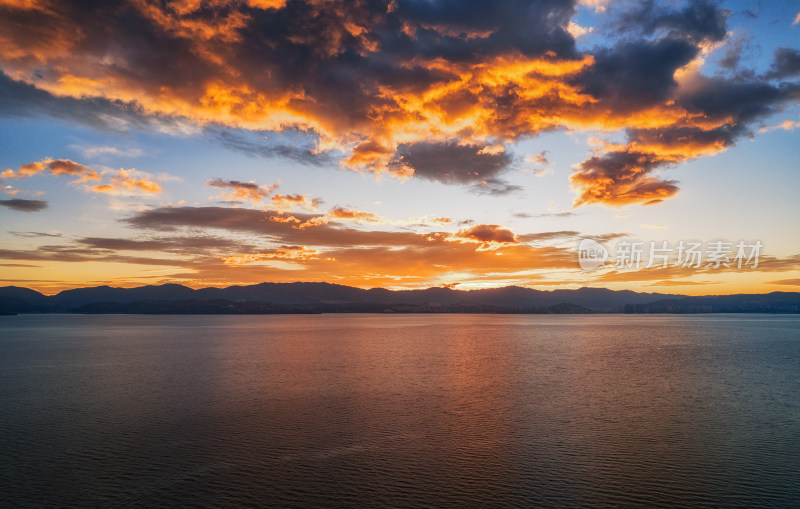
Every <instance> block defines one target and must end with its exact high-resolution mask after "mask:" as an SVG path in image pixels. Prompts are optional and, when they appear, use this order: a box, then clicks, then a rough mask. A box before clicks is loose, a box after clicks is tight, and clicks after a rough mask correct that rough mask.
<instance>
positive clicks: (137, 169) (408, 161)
mask: <svg viewBox="0 0 800 509" xmlns="http://www.w3.org/2000/svg"><path fill="white" fill-rule="evenodd" d="M0 72H1V73H2V75H0V187H1V189H2V193H0V286H2V285H14V286H23V287H27V288H32V289H35V290H38V291H41V292H43V293H47V294H53V293H56V292H58V291H61V290H64V289H68V288H76V287H84V286H96V285H111V286H119V287H132V286H142V285H148V284H165V283H178V284H183V285H186V286H190V287H193V288H199V287H206V286H218V287H222V286H230V285H243V284H254V283H260V282H267V281H271V282H292V281H325V282H329V283H337V284H344V285H350V286H357V287H362V288H373V287H383V288H390V289H400V288H427V287H433V286H449V287H453V288H460V289H473V288H486V287H500V286H507V285H519V286H525V287H530V288H538V289H542V290H552V289H558V288H580V287H586V286H588V287H605V288H611V289H615V290H621V289H629V290H634V291H640V292H659V293H679V294H690V295H710V294H733V293H767V292H773V291H798V290H800V234H799V233H800V229H798V227H797V220H798V218H800V199H798V198H799V197H798V190H800V172H799V171H798V161H800V143H798V142H800V137H798V133H800V130H798V127H800V7H798V4H797V3H796V2H790V1H784V2H780V1H775V2H713V1H710V0H696V1H689V2H683V1H665V2H650V1H613V2H612V1H605V0H581V1H578V2H574V1H557V0H543V1H538V2H526V1H511V0H509V1H504V2H483V1H460V2H456V1H447V0H441V1H437V0H413V1H404V0H392V1H390V2H381V1H374V2H371V1H339V0H307V1H293V0H204V1H201V0H173V1H170V0H162V1H151V0H127V1H121V2H105V1H97V2H91V1H72V0H53V1H49V0H0ZM587 239H588V240H590V241H592V242H594V243H596V244H592V245H594V246H600V249H601V250H605V256H604V259H603V263H599V264H591V265H592V266H591V267H589V266H587V264H584V263H581V258H580V253H579V251H580V250H579V246H582V245H586V244H581V242H582V241H586V240H587ZM598 252H600V251H598ZM583 254H584V255H585V254H586V252H584V253H583ZM690 254H691V256H689V255H690Z"/></svg>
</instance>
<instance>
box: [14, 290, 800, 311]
mask: <svg viewBox="0 0 800 509" xmlns="http://www.w3.org/2000/svg"><path fill="white" fill-rule="evenodd" d="M53 312H55V313H144V314H186V313H196V314H210V313H220V314H265V313H324V312H405V313H433V312H449V313H459V312H460V313H612V312H624V313H718V312H722V313H726V312H755V313H798V312H800V293H797V292H773V293H768V294H740V295H718V296H700V297H697V296H686V295H670V294H661V293H638V292H633V291H630V290H621V291H615V290H609V289H606V288H580V289H577V290H552V291H543V290H536V289H533V288H523V287H519V286H506V287H503V288H491V289H480V290H458V289H452V288H446V287H436V288H427V289H424V290H386V289H382V288H373V289H369V290H364V289H361V288H354V287H350V286H343V285H337V284H330V283H300V282H298V283H260V284H255V285H248V286H229V287H227V288H213V287H212V288H200V289H197V290H195V289H192V288H188V287H186V286H182V285H177V284H165V285H159V286H141V287H137V288H115V287H110V286H96V287H89V288H76V289H72V290H65V291H62V292H60V293H58V294H56V295H51V296H47V295H43V294H41V293H39V292H37V291H34V290H30V289H28V288H21V287H17V286H6V287H0V314H16V313H53Z"/></svg>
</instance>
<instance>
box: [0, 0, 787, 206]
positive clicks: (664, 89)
mask: <svg viewBox="0 0 800 509" xmlns="http://www.w3.org/2000/svg"><path fill="white" fill-rule="evenodd" d="M584 4H585V5H590V6H592V7H594V8H596V9H598V10H600V9H602V8H604V6H605V5H606V2H604V1H597V0H587V1H586V2H584ZM440 8H441V6H439V4H437V3H435V2H432V3H419V4H415V5H413V6H411V5H402V4H401V5H398V4H396V3H393V2H390V3H388V4H381V3H364V2H346V1H343V0H328V1H325V2H318V1H310V0H309V1H306V2H303V1H298V2H292V3H286V2H285V1H283V0H250V1H244V0H229V1H226V0H214V1H211V2H200V1H197V0H181V1H176V2H156V1H152V0H129V1H127V2H123V3H121V4H118V3H114V5H112V4H98V5H97V6H96V7H95V12H93V13H92V14H93V15H91V16H87V15H86V11H85V9H84V8H81V7H80V4H79V3H78V2H76V1H75V0H61V1H59V2H58V3H52V2H46V1H36V2H34V1H23V0H16V1H14V2H5V3H4V4H2V6H0V66H1V67H2V69H3V72H4V73H5V74H6V75H7V76H8V77H9V78H11V79H13V80H16V81H17V82H19V83H20V84H27V85H30V86H33V87H36V88H37V89H40V90H42V91H46V92H48V93H49V94H51V96H53V97H54V98H71V99H73V100H80V101H86V102H87V103H88V100H89V99H92V100H94V99H102V100H106V101H108V102H109V104H111V105H117V106H120V107H124V109H127V110H134V111H136V112H139V113H140V114H141V115H142V116H147V117H150V118H179V119H184V120H186V121H188V122H191V123H193V124H194V125H196V126H210V125H214V126H225V127H230V128H235V129H250V130H254V131H278V132H280V131H287V130H294V131H297V132H304V133H309V136H311V137H313V138H314V140H315V141H314V149H313V151H312V152H313V153H315V154H321V153H333V154H342V155H343V156H342V159H341V161H340V165H341V166H343V167H345V168H348V169H353V170H356V171H363V172H373V173H376V174H389V175H393V176H395V177H398V178H410V177H418V178H427V179H430V180H435V181H439V182H443V183H451V184H453V183H455V184H465V183H467V184H473V185H477V186H478V188H477V191H481V189H480V188H481V186H482V187H484V188H486V189H484V190H483V191H484V192H489V193H491V194H504V193H507V192H510V191H511V189H509V188H504V187H503V183H502V182H500V181H499V180H497V179H498V175H499V174H500V173H502V172H503V171H506V170H507V169H508V168H509V167H510V165H511V162H512V161H513V158H512V155H511V154H510V153H509V152H508V150H507V148H508V147H509V146H510V145H511V144H513V143H515V142H517V141H518V140H521V139H525V138H529V137H533V136H536V135H538V134H541V133H543V132H548V131H552V130H556V129H565V130H601V131H620V130H625V131H626V134H627V135H628V140H627V142H626V143H625V144H624V146H621V147H616V148H613V149H610V150H607V151H606V152H605V153H604V154H594V155H593V157H590V158H589V159H587V160H586V161H584V162H583V163H582V165H581V166H580V167H579V168H578V170H577V171H576V173H575V174H574V175H573V178H572V185H573V188H574V190H575V192H576V194H577V198H576V204H578V205H580V204H589V203H599V204H607V205H612V206H616V205H620V204H626V203H634V202H650V203H652V202H654V201H657V200H663V199H665V198H668V197H670V196H673V195H674V194H675V193H676V192H677V186H676V183H674V182H672V181H668V180H663V181H662V180H660V179H659V178H658V177H657V176H654V175H653V172H654V171H655V170H656V169H658V168H668V167H670V166H671V165H676V164H680V163H682V162H684V161H686V160H688V159H691V158H694V157H702V156H706V155H710V154H714V153H717V152H719V151H721V150H724V149H726V148H727V147H729V146H731V145H732V144H733V143H734V142H735V141H736V140H738V139H739V138H740V137H741V136H744V135H745V134H746V133H748V132H749V127H748V126H751V125H752V124H754V123H758V122H759V121H760V120H762V119H763V118H765V117H766V116H768V115H770V114H772V113H773V112H775V111H777V110H778V109H780V108H782V107H784V106H785V105H787V104H790V103H796V102H797V100H798V91H797V85H796V84H788V85H786V86H779V85H777V84H775V83H773V82H771V81H770V80H773V81H774V79H778V78H781V79H782V78H783V77H785V76H786V72H788V70H787V69H786V68H785V67H786V66H785V65H784V66H781V65H777V64H780V62H778V63H777V64H776V65H775V66H773V67H774V70H773V71H771V72H772V73H773V74H765V75H763V76H756V75H754V76H752V77H746V76H737V77H727V78H725V77H719V76H715V77H705V76H702V75H701V74H700V72H699V64H700V63H702V59H703V57H704V55H706V54H707V52H708V51H709V48H713V47H714V46H715V45H717V44H719V43H720V42H721V41H722V40H723V39H724V38H725V36H726V34H727V33H728V30H727V26H726V17H727V15H728V14H727V11H725V10H723V9H719V8H716V7H714V6H713V5H706V4H705V3H703V2H700V3H698V2H690V3H689V5H688V6H686V7H678V8H674V7H672V6H668V7H664V8H663V9H661V8H659V9H655V8H650V9H649V10H648V9H646V8H645V7H641V8H640V7H634V9H637V8H638V9H639V10H638V11H635V12H634V13H635V14H636V16H632V17H631V19H636V23H637V26H638V25H641V24H643V25H645V26H647V27H649V28H648V29H649V34H648V35H647V36H645V35H642V34H641V30H639V32H636V31H635V30H633V29H631V27H625V26H620V27H618V29H619V30H620V31H622V32H623V36H621V37H619V42H617V43H615V44H613V45H611V46H608V47H598V48H595V49H592V50H591V51H585V52H579V51H578V50H576V47H575V39H574V37H576V36H578V35H580V34H581V33H582V32H583V30H584V29H582V28H581V27H578V26H577V25H575V24H574V22H573V21H572V18H573V16H574V13H575V11H574V9H575V6H574V5H573V4H572V3H570V2H566V3H558V2H552V3H543V4H536V5H534V6H531V8H530V9H524V10H522V9H519V8H516V7H515V6H514V5H512V4H507V3H504V2H496V3H492V4H491V5H486V6H482V7H481V9H483V10H482V11H481V13H480V14H479V13H477V12H474V11H473V10H472V9H471V8H470V7H469V6H465V7H464V8H463V9H460V10H459V12H448V13H447V14H446V15H444V14H443V13H442V12H439V9H440ZM699 9H705V10H703V11H702V13H701V12H698V10H699ZM623 19H626V18H624V17H623ZM698 19H703V20H704V22H703V23H702V24H701V23H698V22H697V20H698ZM488 20H492V21H491V23H490V22H489V21H488ZM264 27H271V28H270V30H264ZM588 29H589V28H586V30H588ZM626 29H627V30H628V31H627V32H626V31H625V30H626ZM532 33H533V34H537V35H536V37H531V35H530V34H532ZM142 34H147V37H144V36H143V35H142ZM780 55H783V56H782V57H781V58H783V60H781V62H784V61H788V60H787V58H788V57H787V55H788V53H786V52H783V53H781V54H780ZM789 56H791V55H789ZM784 63H785V62H784ZM165 69H169V72H164V70H165ZM120 109H122V108H120ZM421 153H425V154H431V155H435V154H438V155H440V156H441V155H449V156H450V159H453V158H454V157H457V158H458V161H459V164H458V165H457V166H458V167H453V165H448V164H443V161H444V162H446V160H447V159H448V158H447V157H443V158H442V160H440V161H438V162H437V164H431V163H426V160H428V159H427V158H425V157H423V158H419V157H416V156H418V155H419V154H421ZM620 154H628V155H631V154H634V155H635V156H633V157H635V158H638V159H642V158H644V159H642V160H641V161H638V162H636V161H631V160H630V158H626V157H623V156H621V155H620ZM616 163H618V164H620V166H618V167H616V168H614V167H612V165H613V164H616ZM35 170H36V169H35V168H32V169H31V170H30V171H35ZM26 171H27V170H26ZM493 179H494V180H493ZM481 182H484V183H485V184H481ZM234 193H235V191H234ZM245 196H249V198H245V199H251V200H252V195H245ZM290 203H292V200H291V199H288V198H286V197H284V198H277V197H276V198H275V206H276V207H283V209H284V210H291V208H288V209H287V207H289V205H290ZM294 203H295V205H297V203H298V202H296V201H295V202H294ZM299 206H300V207H301V208H304V209H306V210H310V209H311V208H314V207H315V206H314V205H313V203H306V202H303V205H299Z"/></svg>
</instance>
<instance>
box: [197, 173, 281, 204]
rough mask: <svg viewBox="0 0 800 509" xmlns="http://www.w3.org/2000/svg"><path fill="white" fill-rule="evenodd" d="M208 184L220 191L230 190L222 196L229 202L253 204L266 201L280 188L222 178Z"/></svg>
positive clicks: (273, 185)
mask: <svg viewBox="0 0 800 509" xmlns="http://www.w3.org/2000/svg"><path fill="white" fill-rule="evenodd" d="M206 184H208V185H209V186H211V187H216V188H218V189H230V191H229V192H226V193H223V194H222V196H224V197H225V198H226V199H228V200H231V201H235V200H249V201H252V202H260V201H262V200H265V199H266V198H268V197H269V195H271V194H272V193H273V191H275V190H276V189H278V187H279V186H280V184H271V185H268V186H259V185H258V184H256V183H255V182H253V181H250V182H240V181H238V180H223V179H220V178H215V179H209V180H206Z"/></svg>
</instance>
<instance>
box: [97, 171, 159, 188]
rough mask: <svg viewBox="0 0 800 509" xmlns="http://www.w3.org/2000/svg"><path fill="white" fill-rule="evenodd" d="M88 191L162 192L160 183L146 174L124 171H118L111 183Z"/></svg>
mask: <svg viewBox="0 0 800 509" xmlns="http://www.w3.org/2000/svg"><path fill="white" fill-rule="evenodd" d="M88 189H89V190H90V191H94V192H96V193H108V194H127V193H130V192H142V193H146V194H159V193H161V192H162V189H161V186H160V185H159V183H158V182H156V181H155V180H153V179H151V178H150V177H149V176H147V175H146V174H145V173H144V172H140V171H137V170H124V169H120V170H117V172H116V173H115V174H114V176H113V177H112V178H111V182H110V183H108V184H100V185H96V186H92V187H89V188H88Z"/></svg>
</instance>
